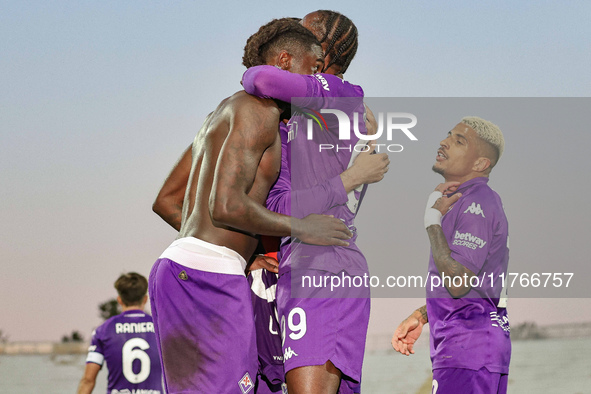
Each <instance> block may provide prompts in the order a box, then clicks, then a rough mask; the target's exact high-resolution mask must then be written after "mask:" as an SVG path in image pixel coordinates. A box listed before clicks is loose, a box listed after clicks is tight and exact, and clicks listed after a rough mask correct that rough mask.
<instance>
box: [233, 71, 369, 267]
mask: <svg viewBox="0 0 591 394" xmlns="http://www.w3.org/2000/svg"><path fill="white" fill-rule="evenodd" d="M242 81H243V85H244V89H245V90H246V92H247V93H250V94H254V95H257V96H260V97H271V98H275V99H278V100H282V101H286V102H290V101H291V102H292V105H294V104H295V105H297V107H298V108H299V109H298V111H297V112H296V113H295V114H294V116H293V117H292V118H291V119H290V121H289V123H288V125H287V127H283V126H282V127H281V139H282V149H283V150H282V169H281V173H280V176H279V179H278V180H277V182H276V183H275V185H274V186H273V188H272V189H271V192H270V193H269V198H268V200H267V208H269V209H271V210H274V211H276V212H279V213H283V214H288V215H291V216H294V217H297V218H303V217H305V216H307V215H309V214H312V213H315V214H325V215H334V217H336V218H339V219H341V220H343V222H344V223H345V224H346V225H347V226H348V227H349V229H350V230H351V231H352V232H353V234H354V235H353V238H351V239H350V240H348V242H349V244H350V245H349V246H348V247H341V246H317V245H309V244H303V243H301V242H299V241H298V240H291V243H290V241H289V240H288V239H285V238H284V239H283V241H282V249H281V255H282V256H281V264H280V266H279V275H282V274H283V273H285V272H286V271H289V270H290V269H291V268H294V269H295V268H297V269H306V270H307V269H315V270H324V271H329V272H333V273H339V272H341V271H343V270H344V271H346V272H347V273H348V274H350V275H363V274H364V273H367V271H368V268H367V262H366V260H365V257H364V256H363V254H362V253H361V251H360V250H359V248H358V247H357V245H356V243H355V241H356V239H357V232H356V228H355V224H354V218H355V215H356V213H357V210H358V208H359V204H360V203H361V198H362V196H363V193H362V190H355V191H352V192H351V193H349V195H347V193H345V189H344V187H343V184H342V181H341V179H340V174H341V173H342V172H343V171H345V170H346V169H347V168H348V167H349V166H350V165H351V164H352V162H353V160H354V158H355V157H356V155H357V154H359V151H360V150H361V148H358V149H357V150H356V149H354V147H355V146H356V144H357V143H358V142H359V138H358V137H357V135H356V134H355V133H354V132H353V130H354V129H356V130H358V131H359V133H360V134H367V129H366V127H365V121H364V115H365V106H364V104H363V89H362V88H361V87H360V86H357V85H353V84H351V83H349V82H346V81H344V80H342V79H340V78H338V77H336V76H334V75H330V74H315V75H299V74H293V73H290V72H287V71H283V70H279V69H277V68H276V67H273V66H257V67H252V68H250V69H248V70H247V71H246V72H245V74H244V76H243V78H242ZM326 109H336V110H339V111H341V112H343V113H345V114H347V116H348V118H349V127H350V133H349V136H348V138H346V139H342V138H340V137H341V135H340V133H339V131H340V129H339V122H338V118H337V115H335V114H333V113H324V112H323V110H326ZM318 111H320V113H319V112H318ZM354 113H357V116H354V115H353V114H354ZM319 114H320V116H321V121H320V122H318V123H316V122H309V119H310V117H311V116H318V115H319ZM310 124H311V125H312V130H307V127H308V126H309V125H310ZM363 145H364V144H361V145H359V146H360V147H362V146H363ZM330 146H332V147H333V148H332V149H331V148H330ZM364 187H365V186H364ZM292 251H293V253H292Z"/></svg>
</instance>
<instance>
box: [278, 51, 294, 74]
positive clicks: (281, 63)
mask: <svg viewBox="0 0 591 394" xmlns="http://www.w3.org/2000/svg"><path fill="white" fill-rule="evenodd" d="M292 60H293V57H292V56H291V55H290V54H289V52H287V51H286V50H282V51H281V52H279V54H278V55H277V61H276V63H275V65H276V66H277V67H279V68H280V69H282V70H290V69H291V63H292Z"/></svg>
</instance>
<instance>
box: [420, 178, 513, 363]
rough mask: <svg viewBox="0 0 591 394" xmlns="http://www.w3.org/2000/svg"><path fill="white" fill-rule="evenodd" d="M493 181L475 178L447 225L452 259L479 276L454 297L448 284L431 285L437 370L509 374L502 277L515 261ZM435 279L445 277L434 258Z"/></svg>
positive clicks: (464, 189)
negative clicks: (485, 370)
mask: <svg viewBox="0 0 591 394" xmlns="http://www.w3.org/2000/svg"><path fill="white" fill-rule="evenodd" d="M487 182H488V178H485V177H479V178H474V179H471V180H469V181H467V182H465V183H463V184H462V185H460V188H459V189H458V190H457V192H460V193H462V197H461V198H460V199H459V200H458V201H457V202H456V204H455V205H454V206H453V207H452V209H451V210H450V211H449V212H447V213H446V214H445V215H444V216H443V218H442V221H441V227H442V229H443V233H444V234H445V237H446V239H447V243H448V245H449V247H450V249H451V257H452V258H453V259H454V260H456V261H457V262H458V263H460V264H462V265H463V266H464V267H466V268H468V269H470V270H471V271H472V272H474V273H475V274H476V275H477V276H478V280H479V281H478V282H479V283H477V282H476V281H474V282H473V284H474V285H477V286H473V287H472V288H471V290H470V291H469V292H468V294H466V295H465V296H464V297H462V298H458V299H453V298H452V297H451V296H450V294H449V292H448V291H447V289H446V288H445V287H443V286H439V287H434V288H433V289H432V288H431V286H430V285H429V284H428V286H427V314H428V317H429V325H430V327H431V328H430V330H431V338H430V341H431V361H432V363H433V369H437V368H466V369H472V370H479V369H481V368H482V367H485V368H486V369H488V370H489V371H490V372H495V373H502V374H506V373H509V361H510V358H511V341H510V338H509V330H510V328H509V320H508V318H507V310H506V309H505V304H506V297H505V296H506V295H505V294H502V293H503V283H502V280H501V278H502V275H505V278H506V273H507V266H508V262H509V247H508V240H509V233H508V224H507V218H506V216H505V212H504V210H503V205H502V203H501V199H500V197H499V195H498V194H497V193H496V192H495V191H493V190H492V189H491V188H490V187H489V186H488V184H487ZM429 275H430V276H439V271H438V270H437V267H436V266H435V263H434V261H433V255H432V254H431V257H430V260H429Z"/></svg>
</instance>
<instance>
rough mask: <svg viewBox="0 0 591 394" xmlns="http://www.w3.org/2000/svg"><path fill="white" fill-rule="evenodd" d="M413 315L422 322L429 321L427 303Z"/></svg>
mask: <svg viewBox="0 0 591 394" xmlns="http://www.w3.org/2000/svg"><path fill="white" fill-rule="evenodd" d="M412 315H413V316H414V317H416V318H417V319H418V320H419V321H420V322H421V323H422V324H427V323H429V317H428V316H427V305H423V306H422V307H420V308H418V309H417V310H415V311H414V312H413V313H412Z"/></svg>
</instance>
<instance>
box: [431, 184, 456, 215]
mask: <svg viewBox="0 0 591 394" xmlns="http://www.w3.org/2000/svg"><path fill="white" fill-rule="evenodd" d="M458 186H460V182H445V183H440V184H439V185H437V187H436V188H435V191H438V192H441V193H442V194H443V196H442V197H440V198H438V199H437V201H435V204H433V208H435V209H437V210H438V211H439V212H441V214H442V215H445V214H446V213H447V211H448V210H449V209H450V208H451V207H452V206H453V205H454V204H455V203H456V201H458V200H459V199H460V197H462V193H456V194H454V195H452V196H450V197H448V196H447V195H449V194H451V193H454V192H455V191H456V190H458Z"/></svg>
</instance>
